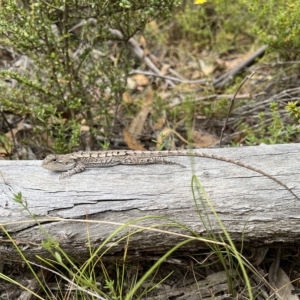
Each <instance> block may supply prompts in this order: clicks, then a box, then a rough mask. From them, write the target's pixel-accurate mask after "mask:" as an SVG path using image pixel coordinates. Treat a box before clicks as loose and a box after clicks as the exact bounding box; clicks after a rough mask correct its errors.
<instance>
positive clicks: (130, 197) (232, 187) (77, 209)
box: [0, 144, 300, 261]
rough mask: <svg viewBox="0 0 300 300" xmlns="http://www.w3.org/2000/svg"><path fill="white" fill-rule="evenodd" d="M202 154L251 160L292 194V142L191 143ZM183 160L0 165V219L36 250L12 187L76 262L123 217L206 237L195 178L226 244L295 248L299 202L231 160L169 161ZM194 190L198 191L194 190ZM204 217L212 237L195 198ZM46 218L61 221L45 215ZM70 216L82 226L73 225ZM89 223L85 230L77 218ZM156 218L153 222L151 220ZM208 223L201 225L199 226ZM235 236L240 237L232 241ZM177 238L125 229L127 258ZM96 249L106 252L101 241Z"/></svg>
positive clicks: (4, 241) (296, 149)
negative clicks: (77, 166)
mask: <svg viewBox="0 0 300 300" xmlns="http://www.w3.org/2000/svg"><path fill="white" fill-rule="evenodd" d="M201 151H202V152H207V153H213V154H216V155H220V156H225V157H228V158H232V159H235V160H239V161H242V162H244V163H247V164H250V165H252V166H255V167H257V168H259V169H261V170H263V171H265V172H267V173H269V174H270V175H273V176H275V177H276V178H278V179H280V180H281V181H283V182H284V183H285V184H286V185H287V186H288V187H290V188H292V189H293V191H294V192H295V193H296V194H297V195H299V197H300V171H299V170H300V160H299V154H300V145H299V144H289V145H273V146H259V147H244V148H225V149H205V150H204V149H201ZM170 159H172V160H174V161H177V162H179V163H181V164H184V165H186V166H187V168H182V167H180V166H178V165H138V166H115V167H111V168H95V169H87V170H86V171H85V172H83V173H80V174H76V175H74V176H72V177H70V178H66V179H63V180H59V179H58V176H59V173H54V172H49V171H47V170H44V169H42V168H41V167H40V165H41V161H6V160H1V161H0V171H1V174H0V175H1V177H0V223H1V224H4V225H5V228H6V229H7V230H8V232H9V233H10V235H11V236H12V237H13V238H14V239H15V240H16V241H18V242H19V246H20V247H21V248H22V249H23V250H24V253H26V255H28V257H29V258H31V259H32V258H33V257H34V255H36V254H39V255H45V253H46V252H45V250H43V248H42V247H41V241H42V240H45V239H46V238H47V237H46V236H45V234H44V233H43V232H42V231H41V230H40V229H39V228H38V226H37V225H36V224H35V223H34V222H33V221H32V219H31V218H30V216H29V215H28V213H27V212H26V211H25V210H24V209H22V207H21V205H19V204H17V203H15V202H14V201H13V195H14V194H17V193H18V192H21V193H22V195H23V199H25V200H26V201H27V204H28V207H29V209H30V211H31V212H32V213H33V214H35V215H36V216H37V218H38V219H39V220H41V223H42V224H43V227H44V228H45V229H46V230H47V232H48V233H49V234H50V235H51V236H52V237H53V238H55V239H57V240H58V241H59V242H60V245H61V247H62V248H63V249H64V250H65V251H66V252H67V253H70V254H71V255H74V256H76V257H77V258H79V257H81V258H83V257H85V255H86V254H88V248H87V244H88V239H87V236H88V233H87V232H88V231H89V235H90V242H91V243H92V245H93V246H94V247H97V246H98V245H100V244H101V242H102V241H103V240H105V239H106V238H107V237H108V236H109V235H110V234H111V233H112V232H113V231H114V230H115V229H117V228H118V226H117V225H112V224H105V223H103V222H105V221H110V222H119V223H126V222H129V221H131V220H134V219H137V218H141V217H145V216H156V217H159V216H160V217H165V218H171V219H174V220H176V221H177V222H179V223H182V224H184V225H186V226H187V227H189V228H190V229H191V230H193V231H194V232H196V233H197V234H199V235H204V236H206V235H207V231H206V229H205V227H204V226H203V224H202V223H201V221H200V217H199V213H198V212H197V210H196V208H195V203H194V200H193V196H192V188H191V179H192V175H193V174H195V175H196V176H197V177H198V178H199V180H200V181H201V183H202V185H203V187H204V188H205V191H206V193H207V194H208V195H209V198H210V200H211V202H212V204H213V206H214V208H215V210H216V212H217V213H218V214H219V217H220V219H221V220H222V222H223V224H224V226H225V227H226V228H227V230H228V232H229V233H230V234H231V237H232V239H233V240H234V241H235V242H236V243H240V242H241V241H242V238H243V239H244V243H245V244H246V245H251V246H257V247H261V246H264V247H275V246H291V245H300V201H299V200H298V199H296V198H295V197H294V196H293V195H292V194H291V193H290V192H289V191H287V190H285V189H284V188H283V187H282V186H280V185H279V184H277V183H276V182H273V181H272V180H270V179H269V178H267V177H265V176H263V175H260V174H258V173H256V172H253V171H251V170H247V169H245V168H242V167H240V166H237V165H233V164H230V163H226V162H222V161H217V160H213V159H207V158H199V157H171V158H170ZM196 195H198V194H197V193H196ZM197 201H198V204H199V207H200V209H201V213H202V217H203V218H204V220H207V218H209V219H210V225H211V231H212V232H213V233H214V234H217V233H221V230H220V226H219V225H218V224H217V222H216V220H215V217H214V216H213V214H212V212H211V211H210V209H209V207H208V206H206V210H204V209H203V207H202V204H201V201H199V199H197ZM51 218H64V219H65V221H62V220H60V221H59V220H53V219H51ZM68 219H78V220H79V219H80V220H83V222H81V223H80V222H77V221H76V220H72V221H70V220H68ZM86 219H88V220H98V221H102V223H99V224H97V223H91V224H89V226H87V224H86V222H85V221H84V220H86ZM135 224H136V225H142V226H151V225H152V226H153V225H156V227H155V228H163V229H165V230H171V231H174V232H180V233H185V234H190V233H189V232H188V231H184V230H183V229H178V228H176V227H175V226H170V227H168V225H170V224H171V221H170V220H166V219H159V218H151V219H147V220H144V221H140V222H137V223H135ZM157 224H161V226H157ZM206 225H208V222H207V223H206ZM134 230H135V229H134V228H127V229H125V230H123V231H121V232H119V233H118V234H117V235H116V236H115V237H114V239H113V240H111V241H110V243H109V246H111V247H112V248H111V249H110V251H109V255H112V256H117V255H120V254H121V253H122V252H123V249H124V246H125V245H126V242H127V241H126V239H124V240H122V241H120V242H119V243H116V244H114V245H113V242H116V241H118V239H119V238H121V237H124V236H126V235H127V234H128V232H133V231H134ZM242 235H243V237H242ZM182 240H183V238H182V237H177V236H175V235H168V234H163V233H158V232H154V231H146V230H145V231H143V232H140V233H138V234H134V235H131V237H130V240H129V245H128V250H129V254H131V255H135V256H137V257H139V255H145V254H152V255H153V254H156V253H157V254H159V253H161V252H165V251H166V250H168V249H170V248H171V247H172V246H174V245H175V244H177V243H178V242H180V241H182ZM204 246H205V245H204V244H201V243H199V242H193V243H190V244H187V245H185V246H184V247H183V248H182V249H181V250H182V251H187V250H189V251H194V250H196V249H199V248H203V247H204ZM103 249H106V247H104V248H103ZM15 253H16V252H15V250H14V248H13V246H12V245H11V243H10V242H9V241H8V238H7V237H6V236H5V234H4V233H3V231H2V230H1V229H0V261H1V259H3V258H5V259H14V258H15V259H17V258H16V257H14V255H15Z"/></svg>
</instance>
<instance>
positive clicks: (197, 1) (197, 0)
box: [195, 0, 206, 4]
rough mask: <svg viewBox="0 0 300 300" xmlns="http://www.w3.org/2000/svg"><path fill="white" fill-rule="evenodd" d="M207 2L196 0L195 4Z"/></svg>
mask: <svg viewBox="0 0 300 300" xmlns="http://www.w3.org/2000/svg"><path fill="white" fill-rule="evenodd" d="M204 2H206V0H195V4H202V3H204Z"/></svg>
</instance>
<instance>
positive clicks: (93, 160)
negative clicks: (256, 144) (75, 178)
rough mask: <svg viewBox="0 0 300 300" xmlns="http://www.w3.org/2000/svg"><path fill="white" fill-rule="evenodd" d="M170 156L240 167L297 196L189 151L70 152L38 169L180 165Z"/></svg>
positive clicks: (52, 157)
mask: <svg viewBox="0 0 300 300" xmlns="http://www.w3.org/2000/svg"><path fill="white" fill-rule="evenodd" d="M170 156H192V157H204V158H209V159H216V160H220V161H224V162H228V163H231V164H235V165H238V166H240V167H243V168H246V169H249V170H251V171H254V172H256V173H259V174H261V175H263V176H266V177H268V178H270V179H271V180H273V181H275V182H276V183H278V184H280V185H281V186H283V187H284V188H285V189H286V190H288V191H289V192H290V193H291V194H292V195H293V196H295V197H296V198H297V199H298V200H299V201H300V199H299V197H298V196H297V195H296V194H295V193H294V192H293V191H292V190H291V189H290V188H289V187H288V186H287V185H286V184H284V183H283V182H282V181H280V180H279V179H277V178H275V177H274V176H272V175H270V174H268V173H266V172H264V171H262V170H260V169H258V168H256V167H253V166H250V165H248V164H245V163H243V162H240V161H237V160H233V159H230V158H226V157H223V156H217V155H214V154H208V153H204V152H199V151H191V150H169V151H135V150H108V151H90V152H84V151H79V152H74V153H70V154H61V155H55V154H50V155H48V156H47V157H46V158H45V159H44V160H43V162H42V167H43V168H45V169H47V170H51V171H59V172H63V173H62V174H61V175H60V177H59V178H65V177H69V176H72V175H74V174H76V173H80V172H83V171H84V170H85V169H86V168H101V167H102V168H103V167H112V166H116V165H148V164H175V165H180V166H182V167H185V166H183V165H182V164H179V163H177V162H174V161H171V160H169V159H168V157H170Z"/></svg>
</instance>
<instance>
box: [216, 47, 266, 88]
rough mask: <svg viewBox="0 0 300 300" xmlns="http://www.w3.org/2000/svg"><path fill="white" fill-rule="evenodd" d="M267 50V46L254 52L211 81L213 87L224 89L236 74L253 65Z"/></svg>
mask: <svg viewBox="0 0 300 300" xmlns="http://www.w3.org/2000/svg"><path fill="white" fill-rule="evenodd" d="M267 48H268V46H267V45H264V46H262V47H261V48H259V49H258V50H257V51H255V52H254V53H253V54H252V55H251V56H250V57H248V58H247V59H246V60H244V61H243V62H242V63H240V64H239V65H238V66H236V67H235V68H233V69H232V70H230V71H229V72H227V73H226V74H224V75H222V76H220V77H219V78H217V79H215V80H214V81H213V85H214V87H215V88H223V87H225V86H226V85H227V84H228V83H229V82H230V81H231V80H232V79H233V78H234V77H235V76H236V75H237V74H238V73H240V72H241V71H242V70H243V69H245V68H247V67H250V66H251V65H253V64H254V63H255V62H256V60H257V58H260V57H262V56H263V55H264V54H265V52H266V49H267Z"/></svg>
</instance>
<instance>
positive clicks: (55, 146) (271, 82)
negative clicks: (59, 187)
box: [0, 0, 300, 159]
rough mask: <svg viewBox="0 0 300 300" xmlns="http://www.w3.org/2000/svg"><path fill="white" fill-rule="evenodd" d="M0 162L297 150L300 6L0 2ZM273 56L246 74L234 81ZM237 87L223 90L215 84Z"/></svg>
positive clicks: (214, 0)
mask: <svg viewBox="0 0 300 300" xmlns="http://www.w3.org/2000/svg"><path fill="white" fill-rule="evenodd" d="M1 4H2V5H1V6H0V15H1V18H0V68H1V70H0V84H1V89H0V108H1V109H0V111H1V115H0V120H1V123H0V124H1V127H0V153H1V155H2V156H5V157H7V158H19V159H29V158H42V157H44V156H45V155H46V154H48V153H50V152H57V153H66V152H71V151H75V150H79V149H84V150H97V149H107V148H122V147H123V148H131V149H143V150H146V149H155V148H156V149H161V148H174V147H184V146H186V145H187V144H192V145H193V146H195V147H212V146H217V145H218V137H219V135H220V131H221V128H222V126H223V124H224V119H225V116H226V114H227V113H228V108H229V105H230V100H231V98H232V95H233V93H234V92H235V91H236V89H237V87H238V86H239V84H240V82H241V81H242V80H243V78H245V76H247V75H249V74H250V73H251V72H255V74H254V76H253V77H252V78H251V80H249V81H248V82H247V83H246V84H245V85H244V86H243V88H242V90H241V92H240V94H239V96H238V97H237V98H236V100H235V108H234V110H233V112H232V114H231V116H230V118H229V123H228V125H227V128H226V137H225V139H224V143H225V144H231V145H243V144H245V145H257V144H260V143H287V142H298V131H299V126H298V120H299V110H298V107H297V100H298V99H299V96H300V93H299V90H298V86H299V84H298V82H299V79H298V74H299V72H298V68H299V61H298V55H299V45H298V44H299V38H298V37H299V31H300V23H299V16H298V15H299V14H300V3H296V2H295V1H288V0H277V1H264V2H262V1H257V0H247V1H245V0H237V1H233V0H231V1H226V0H211V1H206V2H204V3H202V4H195V3H194V1H191V0H185V1H184V0H182V1H177V0H166V1H163V0H152V1H146V2H145V3H144V2H141V1H139V0H135V1H134V0H119V1H105V2H102V1H73V0H70V1H62V2H58V1H48V2H44V1H30V2H28V1H14V0H9V1H1ZM264 45H266V46H267V47H266V51H263V54H264V56H263V58H261V56H262V55H261V56H260V57H258V58H260V59H258V58H257V59H255V60H254V61H253V62H252V63H251V64H250V65H247V68H245V67H244V68H241V70H240V71H239V72H238V74H235V75H234V76H231V75H230V74H229V75H228V72H230V70H232V69H234V68H236V67H238V66H239V65H241V64H242V63H243V62H244V61H245V60H246V59H247V58H248V57H250V56H251V55H252V54H253V53H254V52H255V51H256V50H257V49H260V48H261V47H262V46H264ZM226 74H227V75H228V76H227V78H229V77H230V78H229V79H230V80H229V81H227V82H226V84H223V85H218V86H217V85H216V84H215V83H216V80H217V79H218V78H222V76H225V77H226Z"/></svg>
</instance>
